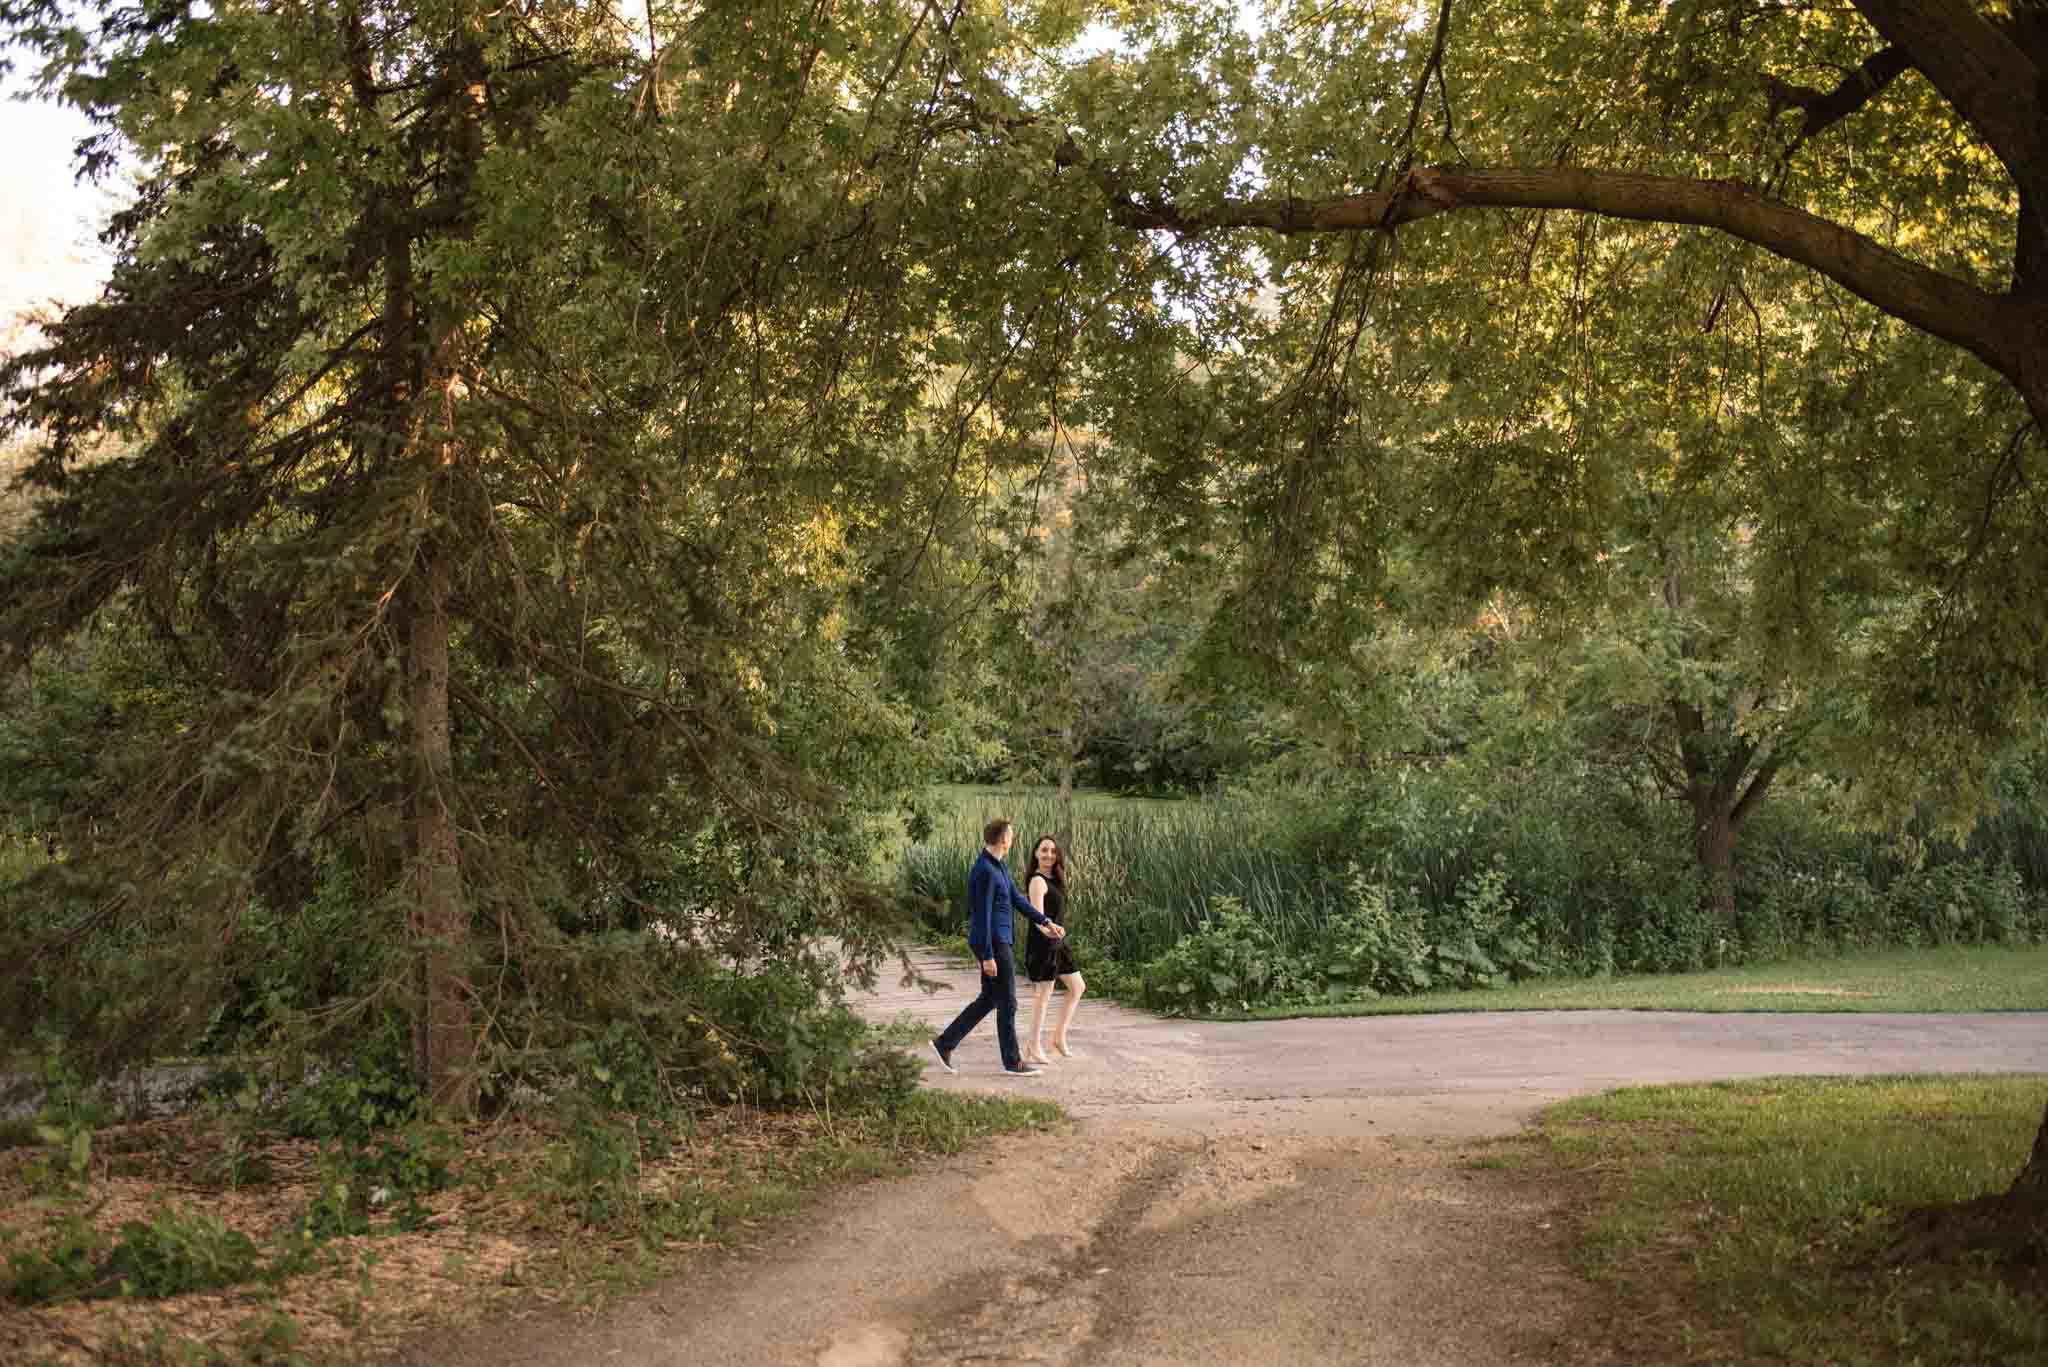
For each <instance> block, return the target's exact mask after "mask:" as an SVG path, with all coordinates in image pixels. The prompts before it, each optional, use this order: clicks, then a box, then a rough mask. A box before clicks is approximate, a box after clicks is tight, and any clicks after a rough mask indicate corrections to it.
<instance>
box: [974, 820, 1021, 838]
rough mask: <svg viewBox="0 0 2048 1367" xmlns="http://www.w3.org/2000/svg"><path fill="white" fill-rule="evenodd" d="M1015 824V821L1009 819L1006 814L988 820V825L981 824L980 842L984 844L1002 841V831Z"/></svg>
mask: <svg viewBox="0 0 2048 1367" xmlns="http://www.w3.org/2000/svg"><path fill="white" fill-rule="evenodd" d="M1015 824H1016V823H1015V822H1013V821H1011V820H1010V818H1008V817H1006V816H999V817H997V818H996V819H995V820H994V821H991V822H989V823H988V825H986V826H983V827H982V828H981V843H982V844H984V845H997V844H1000V843H1002V839H1003V832H1004V831H1007V830H1009V829H1010V827H1012V826H1014V825H1015Z"/></svg>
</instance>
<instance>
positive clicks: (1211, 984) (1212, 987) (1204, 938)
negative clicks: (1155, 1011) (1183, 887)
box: [1141, 895, 1314, 1012]
mask: <svg viewBox="0 0 2048 1367" xmlns="http://www.w3.org/2000/svg"><path fill="white" fill-rule="evenodd" d="M1211 906H1212V914H1211V915H1210V916H1209V918H1208V919H1207V920H1205V921H1203V922H1202V924H1201V926H1200V928H1198V929H1197V930H1196V931H1195V933H1194V934H1193V935H1190V936H1188V937H1187V938H1185V939H1183V940H1181V941H1180V942H1179V943H1177V944H1175V945H1174V946H1173V947H1172V948H1170V949H1168V950H1167V951H1166V952H1165V953H1164V954H1162V955H1160V956H1159V957H1158V958H1157V959H1155V960H1153V961H1152V962H1151V963H1150V964H1148V965H1146V968H1145V973H1144V978H1143V986H1142V989H1141V990H1142V991H1143V993H1144V997H1145V1000H1146V1002H1147V1003H1148V1004H1150V1005H1151V1006H1154V1007H1156V1008H1159V1009H1161V1010H1167V1011H1182V1012H1187V1011H1202V1010H1208V1009H1211V1008H1214V1007H1216V1006H1218V1005H1226V1004H1227V1005H1231V1006H1239V1007H1243V1006H1248V1005H1249V1004H1250V1003H1252V1002H1257V1001H1266V1000H1283V1001H1284V1000H1288V999H1290V998H1297V997H1299V996H1300V995H1303V994H1304V992H1305V991H1307V990H1313V986H1314V980H1313V977H1312V974H1311V972H1310V971H1309V970H1308V969H1307V968H1305V967H1304V966H1303V965H1302V963H1301V962H1300V961H1299V960H1297V959H1295V958H1294V957H1293V956H1292V955H1290V954H1288V953H1287V952H1286V951H1285V950H1284V949H1283V948H1282V947H1281V945H1280V942H1279V939H1278V937H1277V936H1275V935H1274V933H1273V929H1272V927H1271V926H1270V925H1269V924H1268V923H1267V922H1266V920H1265V919H1263V918H1261V917H1259V916H1255V915H1253V914H1252V913H1251V912H1250V911H1249V910H1247V909H1246V907H1245V905H1244V903H1243V902H1241V901H1239V900H1238V899H1237V898H1236V897H1232V896H1228V895H1226V896H1222V897H1218V898H1217V899H1216V900H1215V901H1214V902H1213V903H1212V904H1211Z"/></svg>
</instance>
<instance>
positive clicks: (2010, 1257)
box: [1506, 1076, 2048, 1367]
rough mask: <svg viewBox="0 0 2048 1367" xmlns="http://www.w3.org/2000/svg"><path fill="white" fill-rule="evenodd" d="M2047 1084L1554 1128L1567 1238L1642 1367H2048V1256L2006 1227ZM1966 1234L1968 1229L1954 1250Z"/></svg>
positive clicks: (1651, 1099)
mask: <svg viewBox="0 0 2048 1367" xmlns="http://www.w3.org/2000/svg"><path fill="white" fill-rule="evenodd" d="M2044 1091H2048V1076H2033V1077H1887V1078H1862V1079H1847V1080H1835V1079H1809V1078H1777V1079H1765V1080H1760V1081H1752V1082H1740V1083H1724V1084H1715V1085H1711V1086H1686V1087H1641V1088H1628V1089H1624V1090H1622V1091H1618V1092H1613V1093H1609V1094H1607V1095H1605V1096H1600V1097H1591V1098H1585V1099H1581V1100H1576V1101H1570V1102H1566V1103H1563V1104H1561V1105H1559V1106H1556V1107H1553V1108H1551V1109H1550V1110H1548V1111H1547V1112H1545V1114H1544V1116H1543V1118H1542V1121H1541V1130H1540V1135H1539V1136H1538V1137H1536V1138H1535V1139H1533V1140H1532V1141H1531V1142H1532V1143H1533V1144H1534V1146H1535V1147H1534V1149H1533V1150H1525V1151H1523V1152H1522V1153H1521V1154H1519V1155H1516V1154H1514V1153H1512V1152H1511V1153H1510V1155H1508V1156H1506V1161H1510V1162H1513V1161H1521V1159H1523V1158H1526V1159H1527V1161H1531V1162H1536V1163H1547V1164H1554V1165H1556V1169H1557V1171H1558V1172H1559V1173H1560V1174H1561V1175H1565V1176H1568V1177H1569V1178H1571V1179H1572V1180H1573V1181H1574V1183H1575V1184H1576V1185H1577V1187H1578V1190H1579V1192H1580V1202H1581V1203H1580V1206H1579V1208H1578V1210H1577V1212H1576V1214H1575V1216H1574V1224H1573V1238H1574V1241H1575V1248H1576V1256H1577V1258H1578V1261H1579V1264H1580V1267H1581V1270H1582V1271H1583V1272H1584V1273H1585V1274H1586V1275H1588V1276H1589V1277H1591V1278H1592V1279H1593V1280H1594V1282H1595V1283H1596V1285H1597V1286H1598V1288H1599V1292H1600V1294H1599V1297H1598V1304H1599V1305H1601V1306H1602V1307H1603V1312H1602V1313H1603V1314H1604V1316H1605V1323H1604V1324H1603V1325H1602V1331H1603V1332H1604V1333H1605V1334H1606V1336H1607V1337H1609V1338H1610V1339H1612V1340H1613V1341H1614V1342H1615V1343H1616V1344H1625V1345H1626V1356H1627V1358H1628V1360H1630V1361H1639V1362H1657V1363H1669V1364H1674V1365H1679V1364H1695V1363H1700V1364H1704V1363H1730V1362H1741V1363H1763V1362H1771V1363H1786V1364H1813V1365H1814V1367H1819V1365H1820V1364H1843V1365H1846V1364H1852V1363H1853V1364H1868V1367H1892V1365H1894V1364H1908V1363H1911V1364H1918V1367H1938V1365H1939V1364H1958V1365H1960V1364H1984V1363H1997V1364H2000V1365H2001V1367H2039V1364H2043V1363H2048V1247H2044V1246H2043V1244H2042V1242H2041V1235H2040V1227H2039V1223H2038V1221H2035V1222H2033V1224H2032V1227H2031V1229H2030V1230H2029V1229H2027V1228H2025V1227H2024V1226H2020V1227H2018V1230H2019V1232H2017V1233H2015V1232H2013V1231H2014V1227H2013V1226H2011V1225H2010V1224H2009V1223H2001V1222H1999V1221H1997V1220H1995V1219H1993V1218H1991V1216H1992V1214H1993V1213H1994V1210H1993V1208H1994V1206H1995V1202H1996V1200H1997V1198H1992V1199H1991V1201H1990V1202H1978V1203H1975V1204H1974V1205H1971V1206H1963V1207H1958V1208H1956V1209H1955V1210H1951V1211H1947V1212H1944V1213H1943V1214H1942V1217H1941V1219H1942V1221H1943V1223H1938V1224H1937V1223H1930V1217H1931V1216H1932V1215H1933V1212H1932V1211H1930V1210H1927V1209H1925V1208H1929V1207H1934V1206H1938V1205H1946V1204H1948V1203H1955V1202H1963V1201H1967V1200H1968V1199H1969V1198H1972V1197H1975V1196H1978V1195H1979V1194H1980V1193H1983V1192H1986V1191H1997V1190H2000V1189H2002V1188H2003V1187H2004V1186H2005V1185H2006V1183H2007V1182H2008V1181H2009V1180H2010V1179H2011V1175H2012V1173H2013V1171H2014V1170H2015V1169H2016V1168H2017V1167H2018V1166H2019V1164H2020V1163H2021V1162H2022V1161H2023V1160H2024V1158H2025V1155H2026V1153H2027V1149H2028V1146H2029V1144H2030V1143H2031V1142H2032V1139H2033V1134H2034V1129H2035V1127H2036V1126H2037V1125H2038V1123H2039V1119H2040V1109H2041V1098H2042V1095H2043V1093H2044ZM1958 1219H1963V1220H1966V1221H1967V1220H1972V1219H1974V1220H1975V1222H1976V1223H1975V1225H1974V1226H1971V1227H1968V1228H1961V1227H1958V1226H1957V1225H1956V1223H1955V1222H1956V1221H1957V1220H1958Z"/></svg>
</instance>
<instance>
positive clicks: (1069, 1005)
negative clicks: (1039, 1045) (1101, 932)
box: [1039, 973, 1088, 1058]
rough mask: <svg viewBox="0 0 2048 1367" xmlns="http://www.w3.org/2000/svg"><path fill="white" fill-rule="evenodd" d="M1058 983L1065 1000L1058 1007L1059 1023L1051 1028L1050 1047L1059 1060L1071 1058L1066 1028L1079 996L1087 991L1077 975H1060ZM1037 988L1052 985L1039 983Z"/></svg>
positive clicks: (1070, 1022) (1070, 1021)
mask: <svg viewBox="0 0 2048 1367" xmlns="http://www.w3.org/2000/svg"><path fill="white" fill-rule="evenodd" d="M1060 982H1061V983H1062V984H1064V985H1065V987H1066V989H1067V999H1066V1001H1065V1002H1063V1003H1061V1005H1060V1023H1059V1024H1058V1025H1055V1026H1054V1027H1053V1028H1052V1047H1053V1052H1055V1053H1057V1054H1058V1055H1059V1056H1060V1057H1061V1058H1072V1057H1073V1054H1071V1053H1069V1052H1068V1050H1067V1027H1068V1026H1069V1025H1071V1024H1073V1021H1074V1008H1075V1007H1077V1006H1079V1005H1080V1004H1081V994H1082V993H1084V992H1086V991H1087V990H1088V984H1087V983H1086V982H1085V981H1083V980H1082V977H1081V975H1080V974H1078V973H1062V974H1060ZM1039 986H1040V987H1051V986H1052V984H1051V983H1040V984H1039ZM1039 1000H1040V1001H1043V1000H1044V998H1043V997H1041V998H1040V999H1039Z"/></svg>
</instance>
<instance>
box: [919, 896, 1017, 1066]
mask: <svg viewBox="0 0 2048 1367" xmlns="http://www.w3.org/2000/svg"><path fill="white" fill-rule="evenodd" d="M1003 914H1004V915H1006V916H1007V915H1008V914H1009V912H1008V911H1007V910H1006V911H1005V912H1004V913H1003ZM989 957H990V958H991V959H994V960H995V961H996V972H995V976H994V977H990V976H989V975H988V974H986V973H982V972H981V965H980V964H976V965H975V966H974V971H975V972H976V973H977V974H980V977H981V995H980V996H978V997H976V998H975V999H974V1000H973V1001H971V1002H969V1003H967V1009H966V1010H964V1011H962V1012H961V1013H960V1014H959V1015H957V1016H955V1017H954V1018H953V1023H952V1024H951V1025H949V1026H947V1027H946V1032H945V1033H944V1034H942V1035H940V1036H939V1048H941V1049H943V1050H945V1051H946V1053H948V1054H951V1053H952V1052H953V1051H954V1050H955V1049H958V1048H959V1047H960V1042H961V1041H962V1040H964V1039H966V1038H967V1037H968V1036H969V1035H971V1034H973V1033H974V1027H975V1026H977V1025H979V1024H981V1018H982V1017H983V1016H986V1015H987V1014H988V1013H989V1012H991V1011H993V1012H995V1013H996V1048H998V1049H1000V1050H1002V1051H1003V1066H1004V1067H1005V1068H1017V1067H1021V1066H1022V1064H1023V1061H1024V1056H1023V1055H1022V1054H1020V1053H1019V1052H1018V1051H1017V962H1016V959H1015V958H1014V957H1013V956H1012V955H1011V953H1010V947H1009V946H1008V945H1006V944H1004V943H1003V942H1002V941H1001V940H998V941H996V942H995V944H993V945H991V946H990V947H989Z"/></svg>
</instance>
